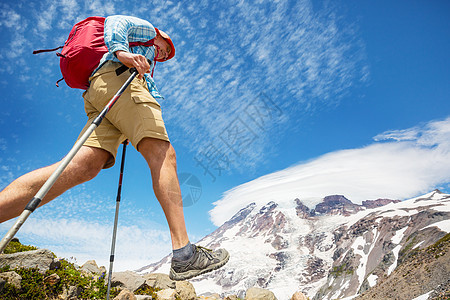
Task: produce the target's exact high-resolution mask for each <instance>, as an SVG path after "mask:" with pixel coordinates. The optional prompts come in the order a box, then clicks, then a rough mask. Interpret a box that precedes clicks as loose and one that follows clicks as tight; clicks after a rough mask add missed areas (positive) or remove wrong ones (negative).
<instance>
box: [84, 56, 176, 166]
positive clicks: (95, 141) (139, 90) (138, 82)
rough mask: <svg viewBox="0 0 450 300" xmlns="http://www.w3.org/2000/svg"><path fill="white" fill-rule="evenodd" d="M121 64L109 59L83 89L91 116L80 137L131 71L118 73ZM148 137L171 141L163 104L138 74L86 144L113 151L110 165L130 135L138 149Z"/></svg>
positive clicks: (88, 112) (88, 113)
mask: <svg viewBox="0 0 450 300" xmlns="http://www.w3.org/2000/svg"><path fill="white" fill-rule="evenodd" d="M120 66H121V64H120V63H116V62H112V61H108V62H107V63H105V65H104V66H103V67H101V68H100V69H99V70H98V71H97V72H96V73H95V74H94V75H93V76H92V77H91V85H90V87H89V89H88V90H87V91H86V92H84V93H83V97H84V108H85V111H86V114H87V116H88V118H89V119H88V121H87V123H86V126H85V127H84V128H83V131H82V132H81V134H80V136H79V137H78V138H80V137H81V135H82V134H83V132H84V131H85V130H86V129H87V128H88V127H89V126H90V125H91V123H92V121H93V120H94V119H95V118H96V117H97V116H98V115H99V113H100V112H101V111H102V110H103V108H104V107H105V106H106V104H107V103H108V102H109V101H110V100H111V99H112V97H113V96H114V95H115V93H116V92H117V91H118V90H119V89H120V87H121V86H122V85H123V83H124V82H125V81H126V80H127V79H128V78H129V76H130V75H131V74H130V72H129V71H126V72H124V73H122V74H121V75H119V76H117V75H116V72H115V71H116V69H117V68H118V67H120ZM144 137H150V138H157V139H160V140H165V141H169V137H168V136H167V131H166V128H165V126H164V121H163V119H162V115H161V106H160V105H159V103H158V102H157V101H156V100H155V99H154V98H153V97H152V96H151V95H150V92H149V91H148V88H147V82H146V81H145V79H139V78H137V77H136V78H134V80H133V81H132V82H131V84H130V85H129V86H128V88H127V89H126V90H125V91H124V92H123V94H122V96H120V98H119V99H118V100H117V101H116V103H115V104H114V106H113V107H112V108H111V110H110V111H109V112H108V113H107V114H106V117H105V118H104V119H103V121H102V123H100V125H99V126H98V127H97V128H96V129H95V130H94V132H93V133H92V134H91V135H90V137H89V138H88V139H87V141H86V142H85V143H84V144H83V145H84V146H90V147H95V148H101V149H104V150H106V151H108V152H109V153H111V154H112V157H111V159H110V160H109V161H108V162H107V163H106V164H105V166H104V168H105V169H106V168H109V167H112V166H113V165H114V162H115V158H116V154H117V148H118V147H119V146H120V144H121V143H122V142H123V141H124V140H126V139H128V140H129V141H130V142H131V144H133V146H134V147H135V148H136V149H137V145H138V144H139V142H140V141H141V140H142V139H143V138H144Z"/></svg>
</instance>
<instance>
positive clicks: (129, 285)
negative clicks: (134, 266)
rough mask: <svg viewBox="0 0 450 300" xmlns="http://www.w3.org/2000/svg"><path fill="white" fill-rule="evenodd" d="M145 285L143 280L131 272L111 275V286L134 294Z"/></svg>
mask: <svg viewBox="0 0 450 300" xmlns="http://www.w3.org/2000/svg"><path fill="white" fill-rule="evenodd" d="M144 285H145V279H144V278H142V277H141V276H140V275H139V274H137V273H135V272H132V271H125V272H116V273H113V274H112V278H111V286H112V287H120V288H122V289H129V290H130V291H132V292H134V291H136V290H138V289H139V288H141V287H143V286H144Z"/></svg>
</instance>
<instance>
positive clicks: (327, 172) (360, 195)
mask: <svg viewBox="0 0 450 300" xmlns="http://www.w3.org/2000/svg"><path fill="white" fill-rule="evenodd" d="M386 138H389V139H393V140H394V141H391V142H378V143H374V144H371V145H368V146H366V147H363V148H358V149H348V150H340V151H336V152H332V153H328V154H325V155H323V156H321V157H318V158H316V159H313V160H311V161H309V162H303V163H300V164H298V165H296V166H292V167H290V168H287V169H285V170H282V171H278V172H275V173H272V174H269V175H266V176H263V177H260V178H258V179H255V180H253V181H251V182H248V183H245V184H243V185H240V186H238V187H236V188H234V189H232V190H229V191H228V192H226V193H225V194H224V197H223V198H222V199H221V200H219V201H217V202H215V203H214V204H215V207H214V209H212V210H211V211H210V215H211V219H212V221H213V223H214V224H216V225H218V226H219V225H221V224H222V223H223V222H225V221H227V220H228V219H229V218H230V217H231V216H232V215H233V214H234V213H236V212H237V211H238V210H239V209H241V208H243V207H245V206H246V205H248V204H249V203H252V202H256V203H257V204H259V205H264V204H266V203H267V202H269V201H272V200H274V201H276V202H281V203H288V202H291V201H292V200H293V199H295V198H299V199H301V200H302V201H304V202H305V204H306V205H309V206H314V205H315V203H317V201H319V200H320V199H321V198H323V197H324V196H327V195H332V194H341V195H345V196H346V197H347V198H349V199H350V200H352V201H353V202H355V203H361V201H363V200H368V199H377V198H390V199H406V198H410V197H414V196H417V195H419V194H422V193H425V192H428V191H430V190H432V189H435V188H438V187H439V186H440V185H444V184H448V183H449V182H450V142H449V141H450V117H449V118H447V119H446V120H442V121H432V122H429V123H428V124H425V125H423V126H417V127H414V128H411V129H406V130H394V131H389V132H385V133H382V134H380V135H377V136H376V137H375V139H376V140H377V141H380V140H384V139H386Z"/></svg>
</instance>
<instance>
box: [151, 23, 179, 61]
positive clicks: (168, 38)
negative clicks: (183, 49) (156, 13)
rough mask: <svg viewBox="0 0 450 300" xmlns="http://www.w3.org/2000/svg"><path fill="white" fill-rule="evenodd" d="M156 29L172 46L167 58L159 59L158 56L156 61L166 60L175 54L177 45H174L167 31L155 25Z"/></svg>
mask: <svg viewBox="0 0 450 300" xmlns="http://www.w3.org/2000/svg"><path fill="white" fill-rule="evenodd" d="M155 30H156V34H159V35H160V36H161V37H162V38H163V39H164V40H165V41H166V42H167V43H169V45H170V48H172V50H170V53H169V56H168V57H167V58H166V59H159V58H156V61H166V60H169V59H171V58H172V57H174V56H175V46H174V45H173V42H172V40H171V39H170V37H169V35H168V34H167V33H165V32H164V31H162V30H159V29H158V28H156V27H155Z"/></svg>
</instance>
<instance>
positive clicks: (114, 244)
mask: <svg viewBox="0 0 450 300" xmlns="http://www.w3.org/2000/svg"><path fill="white" fill-rule="evenodd" d="M127 144H128V140H125V141H124V142H123V148H122V161H121V163H120V176H119V187H118V189H117V197H116V214H115V216H114V228H113V235H112V242H111V255H110V256H109V272H108V289H107V293H106V300H109V292H110V290H111V277H112V270H113V264H114V250H115V248H116V234H117V222H118V220H119V204H120V195H121V193H122V179H123V169H124V165H125V152H126V150H127Z"/></svg>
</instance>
